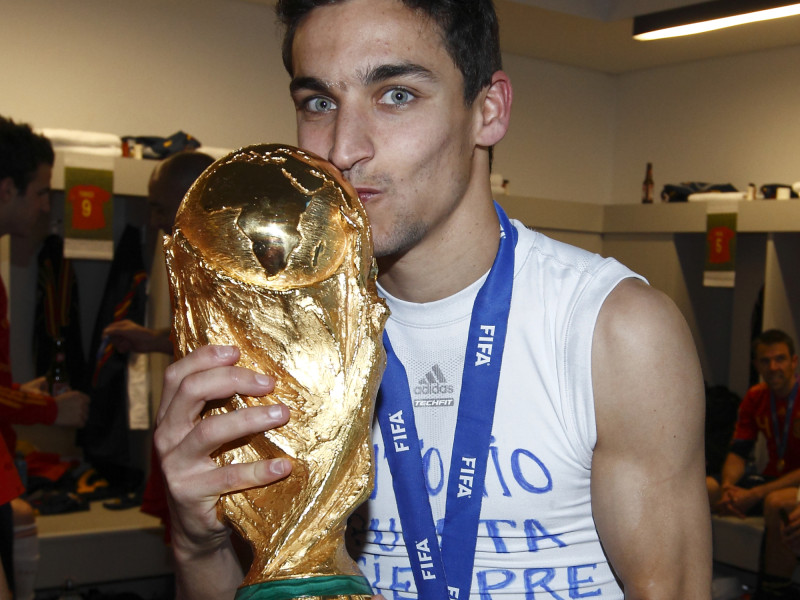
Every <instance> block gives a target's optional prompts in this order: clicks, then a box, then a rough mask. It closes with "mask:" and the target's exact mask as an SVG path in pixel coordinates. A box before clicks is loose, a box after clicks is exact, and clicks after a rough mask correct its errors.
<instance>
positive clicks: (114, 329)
mask: <svg viewBox="0 0 800 600" xmlns="http://www.w3.org/2000/svg"><path fill="white" fill-rule="evenodd" d="M169 333H170V330H169V328H166V329H149V328H147V327H143V326H142V325H139V324H138V323H135V322H133V321H130V320H128V319H123V320H122V321H114V322H113V323H111V324H110V325H108V326H107V327H106V328H105V329H104V330H103V337H108V339H109V341H110V342H111V343H112V344H114V347H115V348H116V349H117V350H118V351H119V352H131V351H133V352H161V353H162V354H169V355H172V353H173V352H174V350H173V347H172V340H171V339H170V337H169Z"/></svg>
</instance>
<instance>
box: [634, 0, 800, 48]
mask: <svg viewBox="0 0 800 600" xmlns="http://www.w3.org/2000/svg"><path fill="white" fill-rule="evenodd" d="M793 15H800V3H795V2H787V1H786V0H784V1H783V2H780V1H775V0H712V1H711V2H701V3H699V4H691V5H689V6H684V7H680V8H674V9H671V10H665V11H661V12H657V13H650V14H647V15H640V16H638V17H634V19H633V37H634V39H636V40H643V41H644V40H660V39H663V38H669V37H678V36H682V35H693V34H695V33H704V32H706V31H714V30H715V29H723V28H725V27H733V26H735V25H743V24H744V23H754V22H756V21H767V20H769V19H778V18H781V17H791V16H793Z"/></svg>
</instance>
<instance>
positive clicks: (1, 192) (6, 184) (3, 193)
mask: <svg viewBox="0 0 800 600" xmlns="http://www.w3.org/2000/svg"><path fill="white" fill-rule="evenodd" d="M16 195H17V186H16V185H14V180H13V179H12V178H11V177H5V178H3V179H0V203H2V204H7V203H8V202H10V201H11V200H12V199H13V198H14V197H15V196H16Z"/></svg>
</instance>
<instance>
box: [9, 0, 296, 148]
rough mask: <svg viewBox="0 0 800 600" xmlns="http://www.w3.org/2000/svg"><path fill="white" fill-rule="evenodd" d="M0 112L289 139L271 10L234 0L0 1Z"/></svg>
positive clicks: (232, 138) (227, 141)
mask: <svg viewBox="0 0 800 600" xmlns="http://www.w3.org/2000/svg"><path fill="white" fill-rule="evenodd" d="M0 15H2V17H1V19H2V23H0V72H2V73H3V83H2V87H1V88H0V114H3V115H6V116H11V117H13V118H14V119H16V120H19V121H25V122H30V123H31V124H32V125H34V126H36V127H54V128H68V129H85V130H89V131H104V132H109V133H115V134H118V135H158V136H168V135H170V134H172V133H174V132H176V131H178V130H184V131H186V132H188V133H191V134H193V135H194V136H195V137H197V138H198V139H199V140H200V141H201V142H203V143H205V144H206V145H210V146H217V147H225V148H235V147H239V146H242V145H245V144H248V143H251V142H257V141H274V142H285V143H293V142H294V140H295V133H294V129H295V128H294V110H293V107H292V105H291V103H289V102H288V83H289V79H288V76H287V75H286V73H285V71H284V69H283V66H282V63H281V60H280V50H279V40H278V36H277V35H276V32H277V28H276V24H275V22H274V17H273V13H272V11H271V9H270V8H269V7H266V6H261V5H256V4H250V3H246V2H238V1H236V0H169V1H165V0H135V1H133V2H131V1H128V0H80V2H63V0H0Z"/></svg>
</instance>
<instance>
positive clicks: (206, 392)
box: [156, 367, 275, 444]
mask: <svg viewBox="0 0 800 600" xmlns="http://www.w3.org/2000/svg"><path fill="white" fill-rule="evenodd" d="M274 387H275V386H274V380H273V379H272V378H271V377H267V376H266V375H262V374H259V373H255V372H254V371H251V370H249V369H245V368H242V367H217V368H214V369H210V370H208V371H201V372H199V373H193V374H191V375H188V376H187V377H185V378H184V379H183V381H181V385H180V387H179V388H178V391H177V392H176V393H175V395H174V397H173V398H172V399H171V400H169V401H168V403H167V404H166V406H161V407H159V419H160V420H158V419H157V421H156V426H157V427H161V428H163V429H165V430H166V431H168V432H170V433H171V435H172V439H173V442H174V443H175V444H177V443H178V442H179V441H180V440H181V439H183V437H185V436H186V435H187V434H188V433H189V432H190V431H191V430H192V429H193V428H194V426H195V425H196V424H197V423H198V421H199V419H200V416H201V414H202V411H203V409H204V408H205V406H206V403H207V402H208V401H212V400H225V399H227V398H230V397H231V396H233V395H234V394H243V395H248V396H265V395H267V394H269V393H271V392H272V391H273V390H274Z"/></svg>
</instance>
